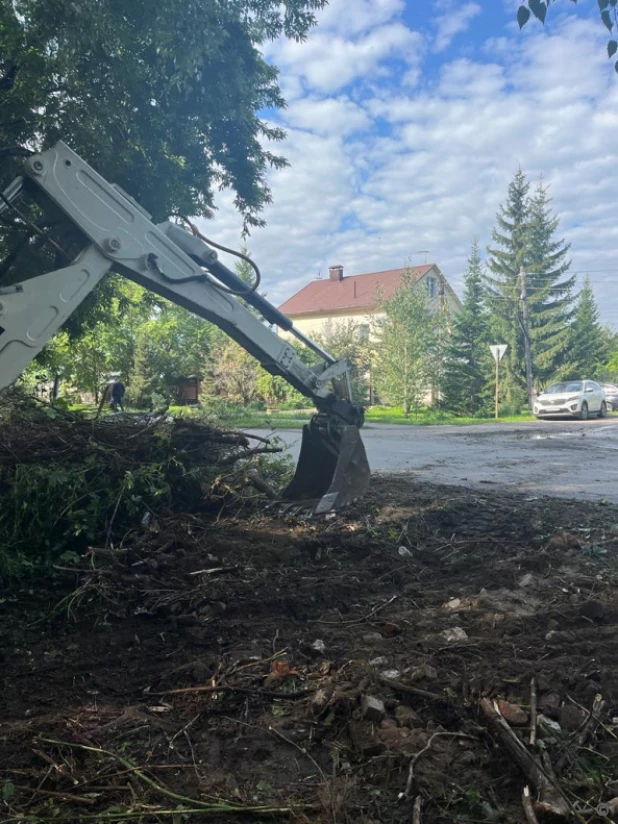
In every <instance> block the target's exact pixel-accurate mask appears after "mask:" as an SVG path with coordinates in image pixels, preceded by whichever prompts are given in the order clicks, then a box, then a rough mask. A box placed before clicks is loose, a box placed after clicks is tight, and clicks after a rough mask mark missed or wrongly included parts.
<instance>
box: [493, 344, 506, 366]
mask: <svg viewBox="0 0 618 824" xmlns="http://www.w3.org/2000/svg"><path fill="white" fill-rule="evenodd" d="M489 348H490V349H491V354H492V355H493V356H494V360H495V361H496V363H500V361H501V360H502V358H503V357H504V353H505V352H506V350H507V349H508V348H509V347H508V346H507V344H506V343H499V344H496V345H493V346H492V345H491V344H490V346H489Z"/></svg>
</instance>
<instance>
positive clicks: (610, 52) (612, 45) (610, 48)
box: [607, 40, 618, 57]
mask: <svg viewBox="0 0 618 824" xmlns="http://www.w3.org/2000/svg"><path fill="white" fill-rule="evenodd" d="M617 51H618V42H616V41H615V40H610V41H609V43H608V44H607V56H608V57H613V56H614V55H615V54H616V52H617Z"/></svg>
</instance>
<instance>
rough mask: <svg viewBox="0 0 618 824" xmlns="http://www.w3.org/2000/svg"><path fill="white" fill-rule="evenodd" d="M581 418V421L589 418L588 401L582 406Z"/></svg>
mask: <svg viewBox="0 0 618 824" xmlns="http://www.w3.org/2000/svg"><path fill="white" fill-rule="evenodd" d="M579 419H580V421H587V420H588V404H587V403H586V401H584V402H583V403H582V408H581V409H580V410H579Z"/></svg>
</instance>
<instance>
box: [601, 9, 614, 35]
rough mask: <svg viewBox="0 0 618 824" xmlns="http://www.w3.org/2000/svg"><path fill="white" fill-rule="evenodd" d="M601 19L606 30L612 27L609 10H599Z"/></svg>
mask: <svg viewBox="0 0 618 824" xmlns="http://www.w3.org/2000/svg"><path fill="white" fill-rule="evenodd" d="M601 20H602V21H603V22H604V23H605V27H606V28H607V30H608V31H611V30H612V29H613V28H614V24H613V23H612V18H611V17H610V15H609V12H608V11H607V10H606V11H602V12H601Z"/></svg>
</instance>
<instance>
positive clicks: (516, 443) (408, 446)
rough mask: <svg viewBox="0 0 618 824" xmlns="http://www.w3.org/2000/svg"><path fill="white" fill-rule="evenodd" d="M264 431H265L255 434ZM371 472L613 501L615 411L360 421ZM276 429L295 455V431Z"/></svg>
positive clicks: (617, 447)
mask: <svg viewBox="0 0 618 824" xmlns="http://www.w3.org/2000/svg"><path fill="white" fill-rule="evenodd" d="M256 434H260V435H262V436H264V430H261V431H259V432H257V430H256ZM361 434H362V438H363V441H364V443H365V448H366V449H367V456H368V458H369V464H370V466H371V469H372V471H373V472H394V473H397V472H406V473H411V474H413V475H414V476H415V477H417V478H418V479H419V480H423V479H424V480H427V481H429V482H432V483H444V484H454V485H456V486H462V485H465V486H471V487H475V488H479V489H485V490H490V489H491V488H492V486H493V487H495V488H505V487H511V488H513V489H516V490H517V491H520V492H527V493H530V494H543V495H555V496H558V497H564V498H577V499H580V500H600V499H605V500H609V501H613V502H615V503H618V483H617V480H618V414H617V415H616V416H615V417H611V416H610V417H609V418H606V419H605V420H590V421H585V422H582V421H567V420H559V421H548V420H545V421H540V422H531V423H518V424H478V425H473V426H401V425H400V426H397V425H388V424H366V425H365V427H364V428H363V429H362V433H361ZM276 435H277V436H278V437H280V438H281V440H282V441H283V442H284V443H285V444H286V446H287V449H288V451H289V452H290V454H292V455H293V457H294V458H297V457H298V452H299V449H300V436H301V432H300V430H295V429H283V430H280V431H278V432H276Z"/></svg>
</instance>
